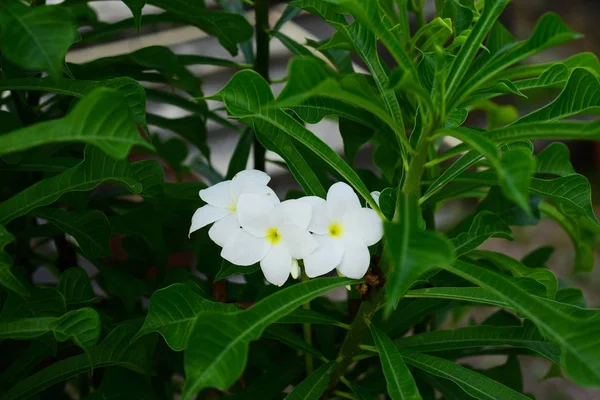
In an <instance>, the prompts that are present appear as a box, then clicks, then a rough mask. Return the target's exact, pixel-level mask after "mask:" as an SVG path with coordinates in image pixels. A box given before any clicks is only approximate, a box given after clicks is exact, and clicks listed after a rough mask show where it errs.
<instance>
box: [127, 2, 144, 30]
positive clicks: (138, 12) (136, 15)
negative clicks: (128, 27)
mask: <svg viewBox="0 0 600 400" xmlns="http://www.w3.org/2000/svg"><path fill="white" fill-rule="evenodd" d="M123 3H125V5H126V6H127V7H129V9H130V10H131V13H132V14H133V20H134V21H135V28H136V29H137V30H138V32H139V31H140V26H141V24H142V8H144V6H145V5H146V0H123Z"/></svg>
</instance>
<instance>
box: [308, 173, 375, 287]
mask: <svg viewBox="0 0 600 400" xmlns="http://www.w3.org/2000/svg"><path fill="white" fill-rule="evenodd" d="M299 201H301V202H306V203H309V204H311V205H312V208H313V212H312V219H311V221H310V224H309V225H308V229H309V230H310V231H311V232H313V233H314V235H313V236H314V237H315V239H317V241H318V242H319V247H318V248H317V250H315V252H314V253H312V254H311V255H310V256H308V257H306V258H304V268H305V270H306V275H308V276H309V277H311V278H313V277H315V276H319V275H324V274H326V273H328V272H330V271H332V270H333V269H334V268H337V270H338V272H340V273H341V274H342V275H344V276H347V277H349V278H354V279H360V278H362V277H363V276H364V275H365V273H366V272H367V269H368V268H369V263H370V260H371V256H370V254H369V248H368V247H369V246H372V245H374V244H375V243H377V242H379V241H380V240H381V238H382V236H383V222H382V221H381V218H380V217H379V215H377V213H376V212H375V211H374V210H372V209H370V208H363V207H362V206H361V204H360V201H359V199H358V196H357V195H356V193H354V191H353V190H352V188H351V187H350V186H348V185H347V184H345V183H343V182H338V183H336V184H334V185H333V186H331V187H330V188H329V191H328V192H327V200H324V199H322V198H320V197H316V196H308V197H304V198H302V199H300V200H299Z"/></svg>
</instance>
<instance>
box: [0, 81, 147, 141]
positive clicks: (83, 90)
mask: <svg viewBox="0 0 600 400" xmlns="http://www.w3.org/2000/svg"><path fill="white" fill-rule="evenodd" d="M100 87H104V88H108V89H113V90H115V91H117V92H119V93H121V94H122V95H123V96H124V97H125V101H127V104H128V105H129V110H130V113H131V117H132V118H133V120H134V121H135V123H137V124H138V125H139V126H141V127H142V128H143V129H145V130H146V129H147V128H146V93H145V92H144V88H143V87H142V86H141V85H140V84H139V83H137V81H135V80H134V79H131V78H114V79H106V80H102V81H83V80H73V79H62V78H60V79H58V78H57V79H49V78H22V79H8V80H2V81H0V91H2V90H30V91H31V90H39V91H42V92H50V93H56V94H63V95H67V96H74V97H85V96H86V95H88V94H89V93H90V92H93V91H94V90H95V89H97V88H100ZM95 96H96V97H97V98H96V101H98V104H97V105H96V106H94V107H106V108H105V109H103V110H102V112H103V113H110V112H112V111H111V110H112V108H111V104H110V103H108V102H105V103H103V102H101V98H100V97H101V96H100V93H96V94H95ZM106 96H109V95H108V94H106ZM112 100H113V101H115V102H116V103H117V104H118V105H119V109H118V111H119V112H118V113H117V115H125V113H124V112H123V111H122V110H120V109H121V108H122V107H123V99H117V98H116V97H114V98H113V99H112ZM86 101H87V102H89V103H88V104H90V105H91V100H90V99H87V100H86ZM80 117H81V115H80ZM88 125H89V124H88Z"/></svg>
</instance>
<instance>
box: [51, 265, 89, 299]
mask: <svg viewBox="0 0 600 400" xmlns="http://www.w3.org/2000/svg"><path fill="white" fill-rule="evenodd" d="M57 289H58V291H59V292H60V293H61V294H62V295H63V297H64V298H65V302H66V305H67V307H79V306H82V305H87V304H89V303H92V302H94V301H96V300H98V299H99V298H98V297H96V296H95V294H94V290H93V289H92V284H91V282H90V278H89V277H88V274H87V272H85V270H84V269H83V268H69V269H67V270H66V271H65V272H63V273H62V274H61V275H60V281H59V282H58V286H57Z"/></svg>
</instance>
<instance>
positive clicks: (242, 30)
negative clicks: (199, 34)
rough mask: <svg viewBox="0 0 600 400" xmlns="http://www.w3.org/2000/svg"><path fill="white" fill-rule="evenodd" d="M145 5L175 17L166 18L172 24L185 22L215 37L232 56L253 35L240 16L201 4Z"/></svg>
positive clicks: (164, 1) (187, 0)
mask: <svg viewBox="0 0 600 400" xmlns="http://www.w3.org/2000/svg"><path fill="white" fill-rule="evenodd" d="M147 3H148V4H152V5H154V6H157V7H160V8H162V9H163V10H166V11H168V12H169V14H171V15H172V16H174V17H176V18H171V17H168V18H170V19H171V20H172V21H173V22H175V21H178V22H185V23H187V24H191V25H194V26H195V27H197V28H198V29H200V30H202V31H204V32H206V33H208V34H209V35H212V36H216V37H217V38H218V39H219V43H221V45H222V46H223V47H225V49H227V51H228V52H229V53H230V54H231V55H232V56H235V55H237V53H238V46H237V45H238V44H239V43H243V42H245V41H247V40H249V39H251V38H252V34H253V33H254V32H253V29H252V26H251V25H250V24H249V23H248V21H247V20H246V18H244V17H243V16H242V15H239V14H235V13H230V12H224V11H212V10H207V9H205V8H204V4H203V2H202V3H200V2H198V1H195V0H182V1H178V2H176V3H175V2H173V1H171V0H148V1H147Z"/></svg>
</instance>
